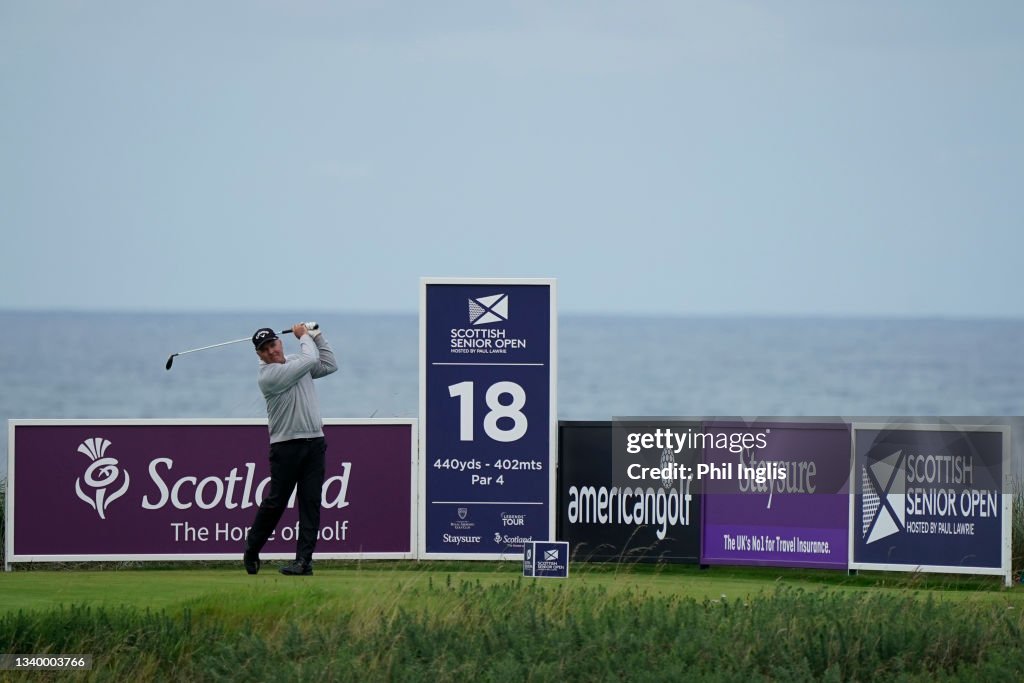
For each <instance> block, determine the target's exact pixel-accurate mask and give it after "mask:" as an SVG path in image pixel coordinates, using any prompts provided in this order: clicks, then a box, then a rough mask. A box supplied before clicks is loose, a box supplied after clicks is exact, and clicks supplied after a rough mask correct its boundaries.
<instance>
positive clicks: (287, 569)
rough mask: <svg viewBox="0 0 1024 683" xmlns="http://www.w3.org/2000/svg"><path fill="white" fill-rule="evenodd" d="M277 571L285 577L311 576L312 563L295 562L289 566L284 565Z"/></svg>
mask: <svg viewBox="0 0 1024 683" xmlns="http://www.w3.org/2000/svg"><path fill="white" fill-rule="evenodd" d="M278 571H280V572H281V573H282V574H284V575H285V576H312V575H313V563H312V562H303V561H301V560H295V561H294V562H292V563H291V564H286V565H285V566H283V567H281V568H280V569H279V570H278Z"/></svg>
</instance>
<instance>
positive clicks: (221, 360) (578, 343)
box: [0, 311, 1024, 478]
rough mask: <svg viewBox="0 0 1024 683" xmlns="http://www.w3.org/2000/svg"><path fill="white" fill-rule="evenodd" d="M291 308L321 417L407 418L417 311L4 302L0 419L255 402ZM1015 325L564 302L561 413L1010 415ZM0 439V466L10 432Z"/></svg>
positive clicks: (587, 416)
mask: <svg viewBox="0 0 1024 683" xmlns="http://www.w3.org/2000/svg"><path fill="white" fill-rule="evenodd" d="M298 319H315V320H316V321H317V322H319V323H320V326H321V329H322V330H323V333H324V334H325V335H326V336H327V338H328V339H329V340H330V342H331V345H332V346H333V348H334V350H335V352H336V355H337V356H338V359H339V364H340V369H339V371H338V372H337V373H336V374H335V375H333V376H332V377H330V378H328V379H326V380H324V381H322V382H318V383H317V385H318V391H319V395H320V401H321V408H322V411H323V415H324V417H341V418H368V417H417V414H418V410H419V393H418V383H419V358H418V354H419V319H418V316H417V315H416V314H415V313H410V314H371V313H351V314H346V313H324V314H316V313H314V312H307V311H302V312H298V313H295V312H293V313H287V312H266V313H232V314H217V313H206V312H201V313H199V312H197V313H187V312H175V313H155V312H153V313H150V312H145V313H110V312H54V311H0V325H2V329H4V330H6V332H5V334H4V341H3V344H2V349H3V353H0V423H2V425H3V428H4V430H5V436H9V432H10V430H9V428H8V424H7V421H8V420H9V419H14V418H17V419H40V418H62V419H83V418H89V419H96V418H99V419H124V418H196V419H203V418H265V417H266V413H265V404H264V401H263V398H262V397H261V395H260V393H259V390H258V389H257V386H256V371H257V362H258V361H257V358H256V355H255V353H254V352H253V349H252V345H251V344H250V343H249V341H248V337H249V336H250V335H251V334H252V332H253V331H254V330H255V329H256V328H258V327H263V326H269V327H274V328H276V329H278V330H283V329H286V328H288V327H291V325H292V323H293V322H295V321H296V320H298ZM240 338H245V339H246V340H245V341H243V342H241V343H237V344H231V345H227V346H222V347H219V348H214V349H209V350H205V351H199V352H196V353H190V354H185V355H180V356H178V357H176V358H175V359H174V363H173V365H172V367H171V369H170V370H167V369H165V364H166V362H167V359H168V356H169V355H170V354H172V353H175V352H178V351H182V350H187V349H193V348H198V347H202V346H207V345H210V344H216V343H219V342H223V341H229V340H234V339H240ZM1022 341H1024V320H1014V319H1008V320H989V319H932V318H921V319H916V318H915V319H895V318H841V317H633V316H600V315H569V314H564V315H560V316H559V319H558V340H557V359H558V365H557V376H558V391H557V398H558V416H559V419H560V420H610V419H612V418H614V417H621V416H630V417H637V416H686V417H730V418H732V417H738V418H742V419H754V418H757V417H769V416H771V417H808V416H814V417H839V418H843V419H854V418H858V417H864V416H870V417H878V418H882V419H891V418H897V417H906V416H912V417H935V418H946V417H951V416H961V417H973V418H977V420H976V421H979V422H987V421H992V418H996V417H1019V416H1022V415H1024V354H1022V353H1021V352H1020V345H1021V343H1022ZM296 347H297V345H296V344H295V342H294V340H293V339H288V338H286V339H285V349H286V352H294V351H295V350H296ZM1013 422H1016V420H1015V421H1013ZM1021 433H1024V430H1018V431H1017V432H1016V433H1015V434H1014V458H1015V461H1016V462H1015V468H1014V469H1015V471H1017V472H1019V471H1020V463H1021V453H1020V451H1021V449H1020V446H1019V445H1018V443H1019V442H1022V441H1024V439H1021V438H1020V437H1019V436H1017V434H1021ZM0 448H2V453H0V475H2V476H3V477H4V478H6V472H7V455H8V450H9V448H10V444H9V438H4V439H3V440H2V441H0Z"/></svg>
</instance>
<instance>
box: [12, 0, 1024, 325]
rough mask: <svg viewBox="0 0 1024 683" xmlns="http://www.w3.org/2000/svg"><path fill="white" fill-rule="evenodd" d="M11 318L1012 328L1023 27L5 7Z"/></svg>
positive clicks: (268, 5) (1020, 21)
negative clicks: (494, 311)
mask: <svg viewBox="0 0 1024 683" xmlns="http://www.w3.org/2000/svg"><path fill="white" fill-rule="evenodd" d="M0 85H2V88H0V226H2V231H3V240H2V244H3V247H2V250H3V254H4V258H3V259H2V265H0V308H19V309H21V308H58V309H102V310H110V309H125V310H140V311H172V310H224V311H249V310H253V311H258V310H270V309H273V310H291V309H294V308H295V306H296V305H300V304H301V306H302V308H303V309H304V310H332V311H334V310H337V311H407V312H414V311H415V310H416V309H417V306H418V303H419V300H418V287H419V278H420V277H421V276H476V277H483V276H492V277H533V276H546V277H556V278H558V281H559V305H560V310H561V311H562V312H566V313H620V312H631V313H643V314H648V313H668V314H680V315H688V314H701V315H703V314H712V315H717V314H726V315H733V314H759V315H770V314H788V315H816V314H834V315H886V316H887V315H898V316H902V315H910V316H920V315H938V316H999V317H1003V316H1013V317H1019V316H1024V296H1022V295H1021V287H1020V286H1019V283H1018V281H1019V279H1020V272H1021V268H1020V266H1019V264H1020V262H1021V255H1022V253H1024V250H1022V246H1024V245H1022V242H1024V237H1022V234H1021V233H1022V227H1024V3H1021V2H1018V1H1012V2H982V3H965V2H934V1H920V2H895V3H894V2H825V3H823V2H817V1H809V2H725V1H715V2H681V1H678V0H671V1H665V2H557V3H555V2H478V1H467V2H447V1H445V0H438V1H437V2H429V3H424V2H402V3H394V2H390V3H389V2H370V1H365V2H344V1H340V0H339V1H336V2H294V1H290V2H260V1H247V2H237V3H236V2H220V1H218V2H164V3H154V2H134V1H131V2H83V1H76V2H61V1H48V2H31V1H29V0H24V1H19V2H15V1H12V0H0Z"/></svg>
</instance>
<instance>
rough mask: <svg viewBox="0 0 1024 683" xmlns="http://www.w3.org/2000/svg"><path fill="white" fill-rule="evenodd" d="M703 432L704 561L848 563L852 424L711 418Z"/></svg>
mask: <svg viewBox="0 0 1024 683" xmlns="http://www.w3.org/2000/svg"><path fill="white" fill-rule="evenodd" d="M703 434H705V435H708V436H709V437H711V438H709V439H707V442H706V443H707V445H706V446H705V448H704V456H703V462H704V463H705V464H706V467H705V470H704V472H703V475H704V476H703V477H702V479H703V480H704V498H703V503H704V515H703V521H704V544H703V548H702V552H701V563H702V564H739V565H743V564H746V565H765V566H780V567H818V568H827V569H842V570H845V569H847V562H848V559H849V550H848V535H849V531H848V530H849V515H850V502H849V492H850V488H849V476H850V427H849V425H847V424H822V423H789V422H786V423H779V422H757V423H752V424H738V423H728V422H709V423H705V425H704V427H703ZM748 435H749V438H747V437H748ZM721 437H724V438H721Z"/></svg>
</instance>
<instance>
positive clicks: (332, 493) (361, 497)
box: [7, 420, 417, 562]
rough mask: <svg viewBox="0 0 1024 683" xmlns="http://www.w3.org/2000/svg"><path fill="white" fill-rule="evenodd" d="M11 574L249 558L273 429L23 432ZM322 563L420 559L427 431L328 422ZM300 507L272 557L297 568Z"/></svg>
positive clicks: (52, 426)
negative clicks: (418, 464)
mask: <svg viewBox="0 0 1024 683" xmlns="http://www.w3.org/2000/svg"><path fill="white" fill-rule="evenodd" d="M10 433H11V447H10V449H9V455H8V476H9V481H8V483H9V488H8V492H7V505H8V507H7V524H8V527H7V531H8V533H7V559H8V561H9V562H49V561H79V560H120V559H136V560H176V559H178V560H197V559H207V560H213V559H237V558H240V557H241V553H242V546H243V543H244V539H245V534H246V532H247V530H248V527H249V526H250V525H251V524H252V521H253V519H254V518H255V515H256V509H257V507H258V505H259V502H260V500H262V497H263V494H264V492H265V491H266V487H267V486H268V482H269V477H270V470H269V466H268V459H267V456H268V453H269V441H268V437H267V426H266V421H264V420H205V421H189V420H121V421H101V420H87V421H71V420H32V421H30V420H12V421H11V422H10ZM324 435H325V437H326V439H327V459H326V474H325V481H324V486H323V490H322V497H321V501H322V509H321V517H320V537H319V540H318V542H317V547H316V556H317V557H320V558H324V559H328V558H346V557H353V558H355V557H377V558H411V557H414V556H415V545H414V544H415V531H414V525H413V519H414V517H413V515H414V512H415V511H414V509H413V506H412V501H413V500H414V494H415V480H414V466H415V449H416V443H417V423H416V421H415V420H325V421H324ZM297 529H298V511H297V508H296V506H295V500H294V496H293V497H292V500H291V501H290V502H289V506H288V510H286V511H285V514H284V516H283V517H282V518H281V522H280V524H278V527H277V531H276V532H275V533H274V535H273V536H271V537H270V541H269V542H268V543H267V545H266V546H265V547H264V551H263V553H262V555H263V556H264V557H266V558H271V559H274V558H276V559H287V558H290V557H294V554H295V539H296V534H297Z"/></svg>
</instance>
